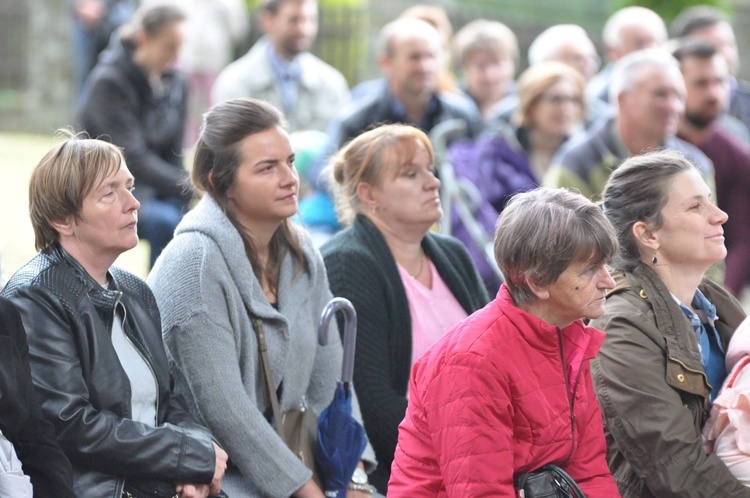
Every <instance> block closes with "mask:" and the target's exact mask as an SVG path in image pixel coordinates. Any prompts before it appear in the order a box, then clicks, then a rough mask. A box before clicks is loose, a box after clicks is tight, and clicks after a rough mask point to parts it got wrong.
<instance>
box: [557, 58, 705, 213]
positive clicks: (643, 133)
mask: <svg viewBox="0 0 750 498" xmlns="http://www.w3.org/2000/svg"><path fill="white" fill-rule="evenodd" d="M685 92H686V90H685V79H684V78H683V76H682V73H681V72H680V66H679V64H678V63H677V60H676V59H675V58H674V57H672V56H671V55H670V54H669V53H668V52H666V51H665V50H663V49H657V48H650V49H645V50H638V51H635V52H631V53H630V54H628V55H626V56H625V57H623V58H622V59H620V60H619V61H618V62H617V65H616V66H615V69H614V72H613V74H612V79H611V83H610V97H611V98H610V101H611V102H613V103H615V104H616V105H617V115H616V116H612V117H610V118H609V119H606V120H602V121H600V122H599V123H597V124H596V125H595V126H593V127H591V128H590V129H588V130H586V132H585V133H582V134H580V135H578V136H576V137H573V138H571V139H570V140H568V141H567V142H566V143H565V145H563V147H562V148H561V149H560V151H559V153H558V154H557V155H556V156H555V158H554V159H553V164H552V165H551V166H550V168H549V169H548V170H547V174H546V175H545V176H544V180H543V184H544V185H545V186H548V187H566V188H569V189H576V190H577V191H578V192H580V193H582V194H583V195H585V196H586V197H588V198H590V199H599V197H600V196H601V193H602V190H604V185H605V184H606V183H607V179H608V178H609V175H610V174H611V173H612V171H614V170H615V169H617V167H618V166H619V165H620V164H622V162H623V161H624V160H625V159H627V158H628V157H630V156H631V155H638V154H642V153H644V152H648V151H650V150H654V149H658V148H668V149H676V150H679V151H681V152H683V153H685V154H686V155H687V156H688V157H689V158H690V159H691V160H692V161H694V162H695V163H696V164H697V165H698V167H699V168H700V170H701V172H702V174H703V176H704V178H705V179H706V183H707V184H708V185H710V187H711V188H712V189H713V188H714V185H715V184H714V172H713V165H712V164H711V161H710V160H709V159H708V158H707V157H706V155H705V154H703V152H701V151H700V150H699V149H698V148H697V147H695V146H693V145H691V144H689V143H687V142H685V141H684V140H682V139H680V138H677V137H676V136H675V135H676V133H677V128H678V125H679V123H680V119H681V118H682V116H683V114H684V112H685Z"/></svg>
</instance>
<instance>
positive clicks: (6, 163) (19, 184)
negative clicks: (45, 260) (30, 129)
mask: <svg viewBox="0 0 750 498" xmlns="http://www.w3.org/2000/svg"><path fill="white" fill-rule="evenodd" d="M55 142H56V140H55V138H54V137H53V136H52V135H49V136H45V135H20V134H6V133H2V134H0V171H2V181H0V200H1V201H2V210H3V211H2V215H0V247H2V251H3V258H2V265H3V270H4V272H5V275H6V276H7V277H10V276H11V275H12V274H13V273H14V272H15V271H16V270H18V268H20V267H21V265H23V264H24V263H26V262H27V261H28V260H30V259H31V258H32V257H33V256H34V255H35V254H36V250H35V249H34V232H33V230H32V228H31V221H30V220H29V197H28V191H29V178H30V177H31V171H32V170H33V169H34V166H36V164H37V163H38V162H39V160H40V159H41V158H42V156H44V154H45V153H46V152H47V150H49V148H50V147H51V146H52V145H53V144H54V143H55ZM115 264H116V265H118V266H120V267H122V268H125V269H127V270H129V271H131V272H133V273H135V274H136V275H138V276H140V277H142V278H145V277H146V275H147V273H148V245H147V244H146V243H145V242H141V243H140V244H138V246H137V247H136V248H134V249H132V250H130V251H128V252H126V253H124V254H123V255H122V256H120V258H119V259H118V260H117V261H116V262H115Z"/></svg>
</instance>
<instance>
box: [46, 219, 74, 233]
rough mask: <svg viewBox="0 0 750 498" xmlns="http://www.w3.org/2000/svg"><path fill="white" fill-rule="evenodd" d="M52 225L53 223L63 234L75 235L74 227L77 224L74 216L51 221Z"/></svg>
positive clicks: (53, 226)
mask: <svg viewBox="0 0 750 498" xmlns="http://www.w3.org/2000/svg"><path fill="white" fill-rule="evenodd" d="M50 225H52V228H54V229H55V231H57V233H59V234H60V235H61V236H65V237H71V236H72V235H73V232H74V230H73V227H74V226H75V223H74V221H73V216H68V217H67V218H65V219H62V220H55V221H53V222H51V223H50Z"/></svg>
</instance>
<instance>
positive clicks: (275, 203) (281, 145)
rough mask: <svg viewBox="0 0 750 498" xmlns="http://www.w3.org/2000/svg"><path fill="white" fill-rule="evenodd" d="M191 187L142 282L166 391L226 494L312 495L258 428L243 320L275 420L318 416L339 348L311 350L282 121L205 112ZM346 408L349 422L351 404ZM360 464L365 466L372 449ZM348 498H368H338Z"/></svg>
mask: <svg viewBox="0 0 750 498" xmlns="http://www.w3.org/2000/svg"><path fill="white" fill-rule="evenodd" d="M192 181H193V184H194V185H195V186H196V187H197V188H198V189H200V190H203V191H204V192H205V193H206V195H204V196H203V199H202V200H201V201H200V203H199V204H198V205H197V206H196V208H195V209H193V210H192V211H191V212H190V213H188V214H187V215H186V216H185V218H184V219H183V221H182V222H181V223H180V225H179V226H178V227H177V230H176V232H175V237H174V240H173V241H172V242H171V243H170V244H169V246H168V247H167V248H166V249H165V251H164V252H163V254H162V256H161V257H160V258H159V260H158V261H157V263H156V265H155V267H154V269H153V271H152V272H151V275H150V276H149V279H148V281H149V284H150V285H151V287H152V288H153V290H154V295H155V296H156V300H157V302H158V305H159V309H160V310H161V313H162V318H163V322H162V323H163V332H164V339H165V344H166V346H167V349H168V352H169V355H170V359H171V361H172V365H173V369H174V371H175V374H176V375H175V378H176V380H175V382H176V384H177V385H176V389H177V391H178V392H181V393H182V394H183V395H185V397H186V398H187V399H188V401H189V404H190V407H191V409H192V410H193V412H194V413H195V414H196V415H197V416H198V417H199V419H200V420H202V421H204V422H205V423H206V425H207V426H208V427H209V428H210V429H211V431H212V433H213V434H214V436H215V437H217V439H218V440H219V441H220V442H221V444H222V445H223V446H224V447H225V448H226V450H227V453H228V454H229V459H230V462H231V464H233V465H230V468H229V469H228V470H227V474H226V476H225V480H224V487H223V489H224V490H225V491H226V492H227V493H228V494H229V495H230V496H243V497H255V496H264V497H265V496H268V497H278V498H286V497H288V496H294V497H300V498H304V497H316V498H322V497H323V493H322V491H321V490H320V488H319V487H318V486H317V485H316V484H315V482H314V481H313V480H312V479H311V475H312V473H311V471H310V470H308V469H307V467H305V465H304V464H303V463H302V462H301V461H300V460H299V459H298V458H297V456H296V455H295V454H294V453H292V451H290V450H289V449H288V448H287V447H286V445H285V444H284V441H282V439H281V438H280V437H279V436H278V435H277V433H276V431H275V430H274V428H273V427H272V426H271V424H270V423H269V417H267V415H266V412H267V410H270V409H269V407H268V403H267V402H266V394H265V387H264V386H265V384H264V380H263V376H262V374H261V366H260V361H259V355H258V345H257V340H256V333H255V331H254V329H253V326H252V322H251V318H259V319H260V320H261V321H262V323H263V329H264V332H265V335H266V339H267V342H268V354H269V357H270V364H271V369H272V377H273V379H274V382H275V384H276V391H277V393H278V396H279V404H280V408H281V411H282V412H285V411H288V410H292V409H296V408H298V407H299V406H300V405H302V404H303V403H306V404H307V405H308V406H310V407H312V408H313V410H314V411H315V412H316V413H320V412H321V411H322V409H323V408H325V407H326V406H327V405H328V404H329V403H330V401H331V400H332V398H333V392H334V388H335V385H336V379H337V377H338V376H339V373H340V371H341V361H342V348H341V342H340V340H339V334H338V333H337V331H335V330H334V331H332V332H331V333H330V334H329V337H330V338H331V339H332V340H331V342H330V343H329V345H328V346H325V347H323V346H319V345H318V343H317V339H316V325H317V321H318V319H319V316H320V313H321V311H322V309H323V307H324V306H325V304H326V303H327V302H328V300H329V299H330V298H331V292H330V291H329V289H328V280H327V278H326V273H325V268H324V266H323V261H322V258H321V256H320V254H319V253H318V252H317V250H316V249H315V248H314V247H313V245H312V244H311V242H310V239H309V237H308V236H307V235H306V234H305V233H304V232H302V231H301V230H299V229H297V228H295V227H294V225H292V224H291V222H290V220H289V218H290V217H291V216H292V215H293V214H295V213H296V212H297V191H298V187H299V177H298V175H297V172H296V170H295V168H294V152H293V151H292V148H291V146H290V143H289V137H288V135H287V132H286V131H285V130H284V128H283V116H282V115H281V114H280V113H279V112H278V111H277V110H276V109H275V108H273V107H272V106H270V105H269V104H266V103H264V102H261V101H258V100H253V99H234V100H229V101H226V102H224V103H222V104H219V105H217V106H216V107H214V108H213V109H212V110H211V111H210V112H209V113H208V114H206V116H205V121H204V126H203V130H202V131H201V136H200V139H199V140H198V143H197V145H196V152H195V162H194V166H193V171H192ZM333 327H334V328H335V325H333ZM354 409H355V415H356V416H359V407H358V405H357V404H356V398H355V407H354ZM368 455H369V456H368ZM363 458H364V459H365V460H367V461H369V462H374V457H373V456H372V449H370V448H369V447H368V449H367V450H366V452H365V456H364V457H363ZM362 465H364V464H362ZM356 496H359V497H364V498H366V497H367V496H368V495H367V494H366V493H364V492H361V491H350V492H349V493H348V498H353V497H356Z"/></svg>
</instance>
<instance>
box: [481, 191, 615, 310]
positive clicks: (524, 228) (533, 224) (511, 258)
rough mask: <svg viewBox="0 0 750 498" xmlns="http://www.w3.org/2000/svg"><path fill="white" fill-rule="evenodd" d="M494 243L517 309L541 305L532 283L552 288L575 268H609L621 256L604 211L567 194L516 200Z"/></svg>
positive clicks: (541, 194) (534, 194) (504, 216)
mask: <svg viewBox="0 0 750 498" xmlns="http://www.w3.org/2000/svg"><path fill="white" fill-rule="evenodd" d="M494 242H495V259H496V261H497V264H498V266H499V267H500V271H501V272H502V273H503V275H504V276H505V282H506V285H507V287H508V291H509V292H510V295H511V297H512V298H513V302H515V304H516V305H520V304H522V303H528V302H532V301H535V300H536V296H535V295H534V293H533V292H532V291H531V288H530V287H529V282H530V281H531V282H534V283H535V284H537V285H549V284H552V283H554V282H555V281H557V279H558V278H559V277H560V275H561V274H562V272H564V271H565V270H566V269H567V268H568V267H569V266H570V265H571V264H572V263H575V262H578V261H593V262H597V263H605V262H608V261H609V260H610V259H611V258H612V257H613V256H614V255H615V254H616V253H617V235H616V234H615V230H614V228H612V225H611V224H610V223H609V221H607V218H606V217H605V216H604V213H602V211H601V209H599V207H598V206H597V205H596V204H594V203H593V202H591V201H590V200H589V199H587V198H586V197H584V196H582V195H581V194H577V193H573V192H571V191H569V190H565V189H550V188H538V189H535V190H531V191H528V192H524V193H520V194H516V195H515V196H514V197H513V198H512V199H511V200H510V202H508V204H507V206H506V207H505V209H503V212H502V214H501V215H500V219H499V220H498V222H497V226H496V227H495V238H494Z"/></svg>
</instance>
